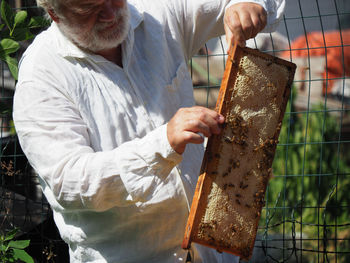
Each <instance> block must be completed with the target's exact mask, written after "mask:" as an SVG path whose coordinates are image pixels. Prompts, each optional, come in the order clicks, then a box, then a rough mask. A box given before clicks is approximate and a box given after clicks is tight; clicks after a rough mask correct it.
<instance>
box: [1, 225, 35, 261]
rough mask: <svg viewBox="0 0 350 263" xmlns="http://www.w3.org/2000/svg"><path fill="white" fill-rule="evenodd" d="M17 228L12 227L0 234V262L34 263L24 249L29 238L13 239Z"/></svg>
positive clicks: (27, 244)
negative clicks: (20, 262)
mask: <svg viewBox="0 0 350 263" xmlns="http://www.w3.org/2000/svg"><path fill="white" fill-rule="evenodd" d="M17 232H18V229H13V230H11V231H9V232H7V233H6V234H5V235H2V234H0V262H1V263H7V262H18V261H22V262H26V263H34V260H33V258H32V257H31V256H30V255H29V254H28V253H27V252H26V251H25V250H24V249H25V248H26V247H28V246H29V243H30V240H14V238H15V236H16V234H17Z"/></svg>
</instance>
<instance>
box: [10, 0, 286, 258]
mask: <svg viewBox="0 0 350 263" xmlns="http://www.w3.org/2000/svg"><path fill="white" fill-rule="evenodd" d="M128 2H129V9H130V12H131V22H130V23H131V26H130V30H129V33H128V36H127V38H126V40H125V41H124V42H123V43H122V58H123V68H121V67H118V66H117V65H116V64H114V63H112V62H110V61H108V60H106V59H104V58H103V57H101V56H98V55H94V54H89V53H86V52H84V51H82V50H80V49H79V48H78V47H77V46H75V45H74V44H72V42H70V41H69V40H68V39H67V38H65V36H64V35H62V33H61V32H60V30H59V29H58V27H57V25H56V24H55V23H53V24H52V25H51V27H50V28H49V29H48V30H47V31H45V32H43V33H41V34H40V35H38V36H37V37H36V39H35V40H34V42H33V44H32V45H31V46H30V47H29V48H28V49H27V51H26V52H25V54H24V55H23V57H22V60H21V64H20V72H19V81H18V84H17V88H16V93H15V99H14V121H15V126H16V130H17V133H18V136H19V140H20V143H21V146H22V148H23V151H24V152H25V154H26V156H27V157H28V160H29V162H30V164H31V165H32V166H33V168H34V169H35V170H36V171H37V173H38V174H39V176H40V182H41V186H42V189H43V192H44V194H45V196H46V198H47V200H48V202H49V203H50V205H51V207H52V209H53V213H54V219H55V222H56V224H57V227H58V229H59V231H60V234H61V236H62V238H63V239H64V240H65V241H66V242H67V243H68V244H69V249H70V258H71V262H161V263H164V262H169V263H170V262H171V263H173V262H181V260H185V259H184V257H185V256H184V255H185V251H183V250H182V249H181V242H182V239H183V234H184V227H185V224H186V220H187V216H188V211H189V206H190V202H191V200H192V196H193V193H194V189H195V185H196V182H197V177H198V174H199V169H200V165H201V161H202V156H203V146H202V145H188V146H187V148H186V151H185V153H184V154H183V155H182V156H181V155H179V154H177V153H176V152H175V151H174V150H173V149H172V148H171V146H170V145H169V143H168V140H167V135H166V123H167V122H168V121H169V119H170V118H171V117H172V116H173V115H174V114H175V112H176V111H177V110H178V109H179V108H181V107H189V106H192V105H194V99H193V90H192V82H191V78H190V75H189V73H188V69H187V61H188V60H189V59H190V58H191V56H192V55H193V54H194V53H195V52H196V51H197V50H198V49H199V48H200V47H201V46H203V45H204V44H205V42H206V41H207V40H208V39H210V38H212V37H215V36H218V35H222V34H223V33H224V31H223V14H224V10H225V6H227V4H228V2H229V0H226V1H224V0H222V1H219V0H191V1H184V0H171V1H161V0H152V1H149V0H139V1H137V0H129V1H128ZM236 2H242V1H232V3H236ZM250 2H259V3H261V4H262V5H263V6H264V7H265V8H266V9H267V11H268V14H269V18H268V19H269V20H268V26H267V28H266V30H269V29H271V27H274V25H275V23H276V21H278V19H279V18H280V17H281V13H282V10H283V8H284V2H283V0H278V1H277V0H275V1H269V0H255V1H250ZM269 27H270V28H269ZM193 249H194V254H195V255H194V257H195V262H209V263H213V262H224V261H225V260H226V261H225V262H236V260H237V262H238V258H236V257H234V256H232V255H227V254H218V253H217V252H216V251H215V250H213V249H209V248H204V247H201V246H193Z"/></svg>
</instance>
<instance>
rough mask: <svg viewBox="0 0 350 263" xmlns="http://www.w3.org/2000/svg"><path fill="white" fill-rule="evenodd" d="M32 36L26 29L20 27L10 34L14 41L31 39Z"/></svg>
mask: <svg viewBox="0 0 350 263" xmlns="http://www.w3.org/2000/svg"><path fill="white" fill-rule="evenodd" d="M33 37H34V36H33V34H32V33H31V32H30V31H29V29H28V28H25V27H22V28H15V29H14V31H13V34H12V38H13V39H14V40H16V41H23V40H28V39H32V38H33Z"/></svg>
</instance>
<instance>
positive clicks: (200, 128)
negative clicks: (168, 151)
mask: <svg viewBox="0 0 350 263" xmlns="http://www.w3.org/2000/svg"><path fill="white" fill-rule="evenodd" d="M224 121H225V119H224V117H223V116H222V115H220V114H218V113H217V112H216V111H213V110H210V109H208V108H205V107H199V106H195V107H191V108H181V109H179V110H178V111H177V112H176V114H175V115H174V116H173V118H172V119H171V120H170V121H169V123H168V126H167V135H168V141H169V143H170V145H171V147H173V149H174V150H175V151H176V152H177V153H179V154H182V153H183V152H184V151H185V148H186V145H187V144H188V143H195V144H200V143H203V141H204V138H203V137H202V136H201V135H200V134H199V133H201V134H203V135H204V136H206V137H210V136H211V135H212V134H219V133H220V132H221V129H220V124H222V123H224Z"/></svg>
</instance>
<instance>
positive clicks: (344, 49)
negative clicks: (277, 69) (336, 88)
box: [282, 29, 350, 94]
mask: <svg viewBox="0 0 350 263" xmlns="http://www.w3.org/2000/svg"><path fill="white" fill-rule="evenodd" d="M282 56H283V57H284V58H287V59H289V58H290V56H292V59H293V58H296V57H316V56H325V57H326V65H325V69H324V72H323V73H322V75H323V79H324V81H323V94H325V93H326V92H327V93H330V92H331V90H332V87H333V84H334V82H335V81H337V79H334V78H344V77H346V76H348V77H349V76H350V29H346V30H342V31H341V32H340V31H327V32H324V33H323V32H311V33H308V34H307V35H306V36H300V37H298V38H297V39H296V40H295V41H293V42H292V44H291V51H285V52H284V53H283V54H282ZM327 81H328V82H327ZM327 84H328V85H327Z"/></svg>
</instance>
